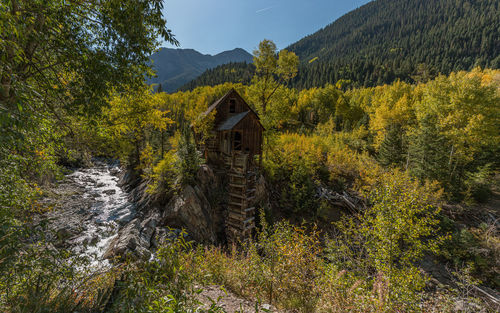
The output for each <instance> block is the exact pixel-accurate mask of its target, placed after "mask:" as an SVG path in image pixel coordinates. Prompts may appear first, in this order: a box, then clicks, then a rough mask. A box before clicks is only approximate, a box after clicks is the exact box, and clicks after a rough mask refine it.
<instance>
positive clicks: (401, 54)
mask: <svg viewBox="0 0 500 313" xmlns="http://www.w3.org/2000/svg"><path fill="white" fill-rule="evenodd" d="M499 6H500V1H498V0H486V1H476V0H377V1H373V2H370V3H368V4H366V5H364V6H362V7H360V8H358V9H356V10H354V11H352V12H350V13H348V14H346V15H344V16H342V17H341V18H339V19H338V20H336V21H335V22H333V23H332V24H330V25H328V26H326V27H325V28H323V29H321V30H319V31H318V32H316V33H314V34H312V35H309V36H307V37H305V38H303V39H302V40H300V41H298V42H296V43H294V44H292V45H290V46H289V47H287V48H286V49H288V50H290V51H293V52H295V53H296V54H297V55H298V56H299V58H300V60H301V66H300V68H299V74H298V75H297V77H296V78H295V79H294V80H293V81H292V82H291V84H292V87H297V88H300V89H302V88H310V87H314V86H322V85H324V84H326V83H335V82H337V81H338V80H340V79H345V80H351V81H352V82H353V84H354V86H375V85H380V84H384V83H390V82H393V81H395V80H397V79H401V80H404V81H408V82H415V81H421V80H424V81H425V80H428V79H429V78H431V77H434V76H435V75H437V74H438V73H443V74H449V73H450V72H452V71H457V70H470V69H472V68H473V67H475V66H481V67H487V68H500V9H499ZM243 66H244V65H238V66H237V67H235V69H236V68H238V70H237V71H241V68H242V67H243ZM248 70H252V69H251V67H250V66H247V71H248ZM228 72H230V71H229V70H228V68H227V66H226V67H223V68H217V69H213V70H212V71H210V72H207V73H204V74H203V75H202V76H201V77H200V78H199V79H197V80H196V81H194V82H192V83H190V84H188V86H189V87H190V88H193V87H196V86H201V85H204V84H207V83H208V84H209V82H208V80H209V78H210V79H212V80H214V81H217V83H221V82H224V81H230V82H235V80H234V77H232V76H229V75H227V73H228ZM243 82H244V81H243Z"/></svg>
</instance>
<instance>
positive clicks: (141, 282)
mask: <svg viewBox="0 0 500 313" xmlns="http://www.w3.org/2000/svg"><path fill="white" fill-rule="evenodd" d="M185 235H186V233H184V232H181V233H180V234H179V235H178V236H175V237H174V238H173V239H171V240H168V241H167V242H164V243H163V245H162V246H161V247H160V248H159V249H158V251H157V252H156V255H155V258H154V259H153V260H152V261H149V262H144V263H139V264H138V263H127V264H126V266H125V268H124V269H123V271H122V273H123V276H122V278H121V279H120V280H119V281H117V283H118V285H117V288H119V289H118V290H119V291H120V292H119V294H118V295H119V296H118V298H117V299H115V301H114V302H113V303H112V306H111V308H110V309H109V312H141V313H142V312H144V313H146V312H148V313H149V312H155V313H167V312H168V313H183V312H200V311H201V303H200V302H199V301H198V300H196V295H197V294H199V293H200V292H201V291H202V289H199V288H196V287H195V285H194V281H193V277H194V275H193V274H192V273H191V272H189V271H188V270H186V268H185V264H184V258H187V257H189V256H190V255H191V243H190V242H187V241H186V240H185V239H184V237H185ZM203 312H207V313H216V312H224V311H223V310H222V308H221V307H219V306H218V305H217V302H214V303H212V305H211V307H210V308H209V309H208V310H207V311H203Z"/></svg>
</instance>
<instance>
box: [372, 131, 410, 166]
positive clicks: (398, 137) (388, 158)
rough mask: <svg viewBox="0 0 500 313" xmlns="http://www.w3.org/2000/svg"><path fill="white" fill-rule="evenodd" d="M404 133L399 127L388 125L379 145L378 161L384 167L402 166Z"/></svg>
mask: <svg viewBox="0 0 500 313" xmlns="http://www.w3.org/2000/svg"><path fill="white" fill-rule="evenodd" d="M404 135H405V132H404V130H403V127H401V125H390V126H389V127H388V129H387V132H386V134H385V137H384V140H383V141H382V143H381V144H380V149H379V153H378V161H379V163H380V164H382V165H384V166H389V165H393V164H394V165H402V164H404V162H405V157H406V147H405V140H404Z"/></svg>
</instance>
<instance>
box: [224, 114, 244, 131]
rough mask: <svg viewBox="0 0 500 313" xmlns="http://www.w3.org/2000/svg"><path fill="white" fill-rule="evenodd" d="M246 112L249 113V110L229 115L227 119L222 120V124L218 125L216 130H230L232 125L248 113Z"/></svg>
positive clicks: (236, 123)
mask: <svg viewBox="0 0 500 313" xmlns="http://www.w3.org/2000/svg"><path fill="white" fill-rule="evenodd" d="M248 113H250V111H246V112H241V113H238V114H236V115H234V116H231V117H230V118H228V119H227V120H225V121H224V122H222V124H221V125H220V126H219V128H218V129H217V130H219V131H220V130H230V129H233V127H235V126H236V125H238V123H239V122H240V121H241V120H242V119H244V118H245V116H247V115H248Z"/></svg>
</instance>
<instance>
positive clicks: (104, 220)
mask: <svg viewBox="0 0 500 313" xmlns="http://www.w3.org/2000/svg"><path fill="white" fill-rule="evenodd" d="M119 173H120V168H119V166H118V164H117V163H112V164H109V163H104V162H96V163H95V166H94V167H91V168H86V169H79V170H77V171H75V172H73V173H72V174H70V175H68V177H67V178H68V179H70V180H71V181H73V182H74V183H75V184H77V185H79V186H81V187H84V191H83V195H82V197H83V198H84V199H86V200H87V201H88V202H89V203H90V208H89V210H88V212H85V215H86V218H85V220H82V225H81V226H82V230H83V231H82V232H81V233H80V234H79V235H78V236H76V237H74V238H73V239H72V240H71V241H72V246H73V247H74V250H75V252H76V253H78V254H80V255H86V256H89V257H90V258H91V260H92V261H91V262H92V265H107V264H108V262H107V260H103V255H104V253H105V251H106V249H107V248H108V246H109V244H110V242H111V240H113V238H115V237H116V236H117V234H118V231H119V228H120V226H121V225H124V224H126V223H128V222H129V221H131V220H132V219H133V218H134V216H135V214H136V211H135V208H134V205H133V204H132V203H130V202H129V201H128V199H127V193H126V192H125V191H124V190H122V188H121V187H120V186H119V185H118V181H119V178H118V174H119Z"/></svg>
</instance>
